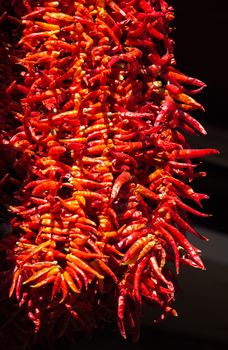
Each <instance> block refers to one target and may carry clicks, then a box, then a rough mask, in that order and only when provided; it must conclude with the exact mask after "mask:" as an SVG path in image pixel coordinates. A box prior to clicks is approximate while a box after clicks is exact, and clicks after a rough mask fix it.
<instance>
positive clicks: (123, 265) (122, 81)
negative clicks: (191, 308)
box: [0, 0, 217, 339]
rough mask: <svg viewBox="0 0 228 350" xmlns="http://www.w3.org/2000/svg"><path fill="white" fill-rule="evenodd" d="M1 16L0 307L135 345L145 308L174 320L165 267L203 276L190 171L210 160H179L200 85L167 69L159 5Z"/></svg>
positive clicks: (23, 4) (167, 43)
mask: <svg viewBox="0 0 228 350" xmlns="http://www.w3.org/2000/svg"><path fill="white" fill-rule="evenodd" d="M1 6H2V7H3V5H1ZM10 6H11V7H10V10H7V9H6V11H5V12H3V15H2V21H3V23H4V21H6V22H7V23H11V25H12V26H13V28H14V29H13V38H14V39H13V41H14V42H13V43H11V44H6V40H5V39H4V40H3V39H2V42H4V43H5V44H4V45H3V46H2V48H1V50H4V55H5V56H6V59H5V62H4V63H3V66H4V67H3V70H2V72H1V78H2V77H3V76H4V72H5V74H6V70H9V69H11V68H10V67H14V68H12V73H10V74H9V76H10V77H11V78H10V79H9V82H8V81H7V80H6V88H5V97H4V98H5V99H7V101H8V102H7V106H10V110H9V108H8V107H7V109H6V107H5V105H6V102H5V100H4V103H3V104H4V106H3V107H4V108H3V109H4V114H1V121H0V123H1V126H2V130H3V131H2V133H1V145H2V146H4V147H5V148H7V149H9V153H10V154H11V156H9V157H7V159H6V160H4V162H3V163H4V165H3V166H2V170H1V171H3V172H5V174H2V179H1V186H2V188H11V194H10V196H9V197H10V199H6V198H5V197H4V198H5V203H7V213H8V214H7V215H8V216H9V217H10V218H9V220H10V221H9V222H10V225H11V227H12V232H11V233H8V234H7V235H5V237H4V238H3V239H2V242H1V247H2V251H3V253H2V254H3V255H4V259H5V260H4V261H7V264H8V265H7V266H8V270H7V271H6V272H5V275H7V274H8V276H9V277H8V281H10V283H11V286H10V290H9V296H10V297H11V298H14V299H15V298H16V300H17V302H18V305H19V306H18V308H21V309H23V312H24V310H26V311H25V312H26V313H27V315H28V317H29V319H30V320H32V321H33V323H34V324H35V331H36V332H37V331H38V330H39V328H40V325H41V324H44V325H45V324H47V323H48V324H49V327H51V324H53V323H55V322H57V321H59V322H60V323H61V325H62V327H63V330H62V332H64V331H67V329H72V327H74V328H75V329H78V330H81V329H83V330H85V331H89V330H90V328H91V329H93V328H96V327H99V326H101V325H103V324H104V323H106V322H109V321H113V320H114V319H117V322H118V327H119V330H120V332H121V334H122V335H123V337H126V336H127V334H129V335H131V336H132V337H133V338H135V339H137V337H138V335H139V324H140V312H141V307H142V305H143V304H144V303H149V304H152V305H154V304H158V305H159V306H160V307H161V308H162V309H163V314H162V316H161V318H164V316H165V315H166V314H172V315H174V316H176V315H177V314H176V311H175V310H174V309H173V306H172V304H173V301H174V297H175V278H174V274H173V272H172V270H171V269H172V268H171V266H172V265H173V264H174V265H175V269H176V273H177V274H178V273H179V267H180V264H185V265H190V266H193V267H196V268H200V269H204V265H203V263H202V261H201V259H200V252H199V250H198V249H197V248H196V247H194V246H193V245H192V244H191V243H190V242H189V241H188V239H187V237H186V235H187V234H189V233H191V234H193V235H196V236H198V237H201V238H204V237H202V236H201V235H200V234H199V233H197V232H196V231H195V229H194V228H193V226H192V224H191V221H190V218H189V215H191V214H193V215H198V216H201V217H206V216H208V215H207V214H204V213H202V212H201V211H199V210H198V209H195V208H193V207H192V206H190V205H189V203H190V202H192V204H196V205H198V206H199V207H201V206H202V205H201V201H202V200H203V199H205V198H207V196H206V195H204V194H199V193H196V192H194V191H193V189H192V188H191V187H190V185H189V182H190V181H191V180H192V179H194V178H195V177H200V176H204V175H205V173H201V172H199V171H197V163H194V162H192V159H194V158H200V157H203V156H207V155H212V154H216V153H217V151H216V150H214V149H201V150H198V149H190V148H189V146H188V144H187V142H186V139H185V136H184V135H185V134H186V133H190V134H196V135H199V134H203V135H205V134H206V131H205V130H204V128H203V127H202V126H201V125H200V123H199V122H198V121H197V120H195V119H194V118H193V117H192V116H191V115H190V113H191V111H193V110H196V109H201V110H203V107H202V106H201V105H200V104H199V103H198V102H197V101H196V100H195V99H194V98H193V97H192V96H193V95H194V94H196V93H198V92H199V91H200V90H201V89H202V88H203V87H204V86H205V85H204V84H203V83H202V82H201V81H199V80H197V79H194V78H191V77H188V76H186V75H185V74H183V73H181V72H180V71H178V70H177V69H176V68H175V64H176V62H175V58H174V53H173V46H174V43H173V40H172V39H171V38H170V32H171V25H170V22H171V21H172V20H173V18H174V14H173V9H172V8H171V7H170V6H168V4H167V2H166V1H164V0H116V1H112V0H78V1H72V0H61V1H49V0H40V1H32V0H31V1H30V0H24V1H19V0H18V1H17V0H14V1H13V0H12V1H11V5H10ZM2 35H3V34H2ZM8 61H10V64H8ZM15 67H16V68H15ZM6 120H7V122H6ZM8 125H10V127H8ZM6 126H7V127H6ZM6 129H7V130H6ZM8 129H10V130H8ZM182 132H183V133H184V135H183V133H182ZM7 186H8V187H7ZM3 192H4V190H3ZM4 193H5V192H4ZM186 201H187V204H186ZM2 205H3V206H4V203H2ZM5 264H6V263H5ZM63 319H64V322H63ZM63 325H64V326H63Z"/></svg>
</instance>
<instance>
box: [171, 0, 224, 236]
mask: <svg viewBox="0 0 228 350" xmlns="http://www.w3.org/2000/svg"><path fill="white" fill-rule="evenodd" d="M172 5H173V6H174V8H175V14H176V19H175V27H176V30H175V32H174V38H175V42H176V46H175V53H176V60H177V66H178V68H179V69H180V70H182V71H183V72H184V73H186V74H188V75H190V76H194V77H196V78H199V79H201V80H202V81H204V82H205V83H206V84H207V88H206V89H204V91H203V92H202V93H201V94H200V95H198V96H197V100H198V101H200V102H201V103H202V104H203V105H204V106H205V108H206V112H205V113H202V112H200V113H198V114H197V113H195V116H196V117H197V119H198V120H199V121H200V122H201V123H202V124H203V125H204V126H205V128H206V129H207V130H208V135H207V136H204V137H200V140H198V139H197V138H196V139H193V140H192V139H191V140H190V145H192V146H193V147H194V145H198V144H199V145H200V146H201V147H204V146H206V147H215V148H218V149H219V150H220V155H219V156H216V157H213V158H210V159H206V158H205V160H204V169H203V170H206V171H207V174H208V176H207V178H203V179H201V180H200V181H197V182H196V184H195V185H194V183H193V186H195V189H196V190H198V191H199V192H201V191H202V192H205V193H207V194H209V195H210V199H209V201H207V203H205V208H206V210H207V211H208V212H210V213H213V217H212V218H210V219H207V220H204V221H200V222H199V223H200V224H201V225H205V226H207V227H209V228H213V229H216V230H219V231H221V232H223V233H224V234H228V225H227V208H228V205H227V198H228V171H227V169H228V157H227V153H226V152H227V150H228V133H227V131H228V112H227V109H228V88H227V82H228V69H227V65H228V2H227V1H225V0H222V1H208V0H199V1H197V0H184V1H180V0H179V1H174V0H173V1H172Z"/></svg>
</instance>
